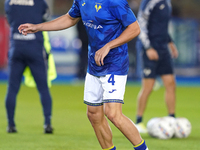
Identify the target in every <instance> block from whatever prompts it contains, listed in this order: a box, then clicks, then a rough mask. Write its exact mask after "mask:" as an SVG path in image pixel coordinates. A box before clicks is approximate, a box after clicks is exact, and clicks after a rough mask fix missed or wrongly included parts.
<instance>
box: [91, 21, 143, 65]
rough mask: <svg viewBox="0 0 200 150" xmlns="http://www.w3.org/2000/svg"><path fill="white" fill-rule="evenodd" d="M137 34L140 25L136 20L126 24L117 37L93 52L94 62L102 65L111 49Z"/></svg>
mask: <svg viewBox="0 0 200 150" xmlns="http://www.w3.org/2000/svg"><path fill="white" fill-rule="evenodd" d="M139 34H140V27H139V24H138V22H137V21H135V22H134V23H132V24H130V25H128V26H127V27H126V29H125V30H124V31H123V32H122V33H121V35H120V36H119V37H118V38H116V39H114V40H112V41H110V42H109V43H107V44H106V45H104V46H103V47H102V48H101V49H99V50H98V51H97V52H96V54H95V62H96V64H97V65H98V66H101V65H104V62H103V60H104V58H105V57H106V55H107V54H108V53H109V51H110V50H111V49H113V48H116V47H118V46H120V45H123V44H125V43H127V42H129V41H130V40H132V39H133V38H135V37H137V36H138V35H139Z"/></svg>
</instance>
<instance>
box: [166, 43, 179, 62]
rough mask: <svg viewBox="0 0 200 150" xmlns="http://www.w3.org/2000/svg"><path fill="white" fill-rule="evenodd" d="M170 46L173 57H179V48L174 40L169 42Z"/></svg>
mask: <svg viewBox="0 0 200 150" xmlns="http://www.w3.org/2000/svg"><path fill="white" fill-rule="evenodd" d="M168 46H169V49H170V52H171V56H172V58H177V57H178V50H177V48H176V45H175V44H174V42H173V41H171V42H169V43H168Z"/></svg>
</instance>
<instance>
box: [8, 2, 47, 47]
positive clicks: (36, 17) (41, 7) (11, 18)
mask: <svg viewBox="0 0 200 150" xmlns="http://www.w3.org/2000/svg"><path fill="white" fill-rule="evenodd" d="M36 10H37V11H36ZM5 13H6V17H7V20H8V23H9V24H10V29H11V30H10V45H11V47H14V46H15V47H21V46H23V47H30V44H33V45H34V44H37V43H38V44H40V45H43V35H42V32H38V33H34V34H28V35H27V36H24V35H22V34H20V33H19V31H18V27H19V25H21V24H24V23H33V24H38V23H42V22H44V21H45V20H47V19H48V17H49V16H50V15H49V9H48V6H47V4H46V2H45V1H44V0H17V1H16V0H6V1H5Z"/></svg>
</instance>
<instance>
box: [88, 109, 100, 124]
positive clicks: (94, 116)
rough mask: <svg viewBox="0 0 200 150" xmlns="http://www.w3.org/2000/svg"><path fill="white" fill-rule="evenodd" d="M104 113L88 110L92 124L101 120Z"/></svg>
mask: <svg viewBox="0 0 200 150" xmlns="http://www.w3.org/2000/svg"><path fill="white" fill-rule="evenodd" d="M101 116H102V115H101V114H100V113H98V112H92V111H87V117H88V119H89V120H90V122H91V123H92V124H97V123H99V122H100V120H101V118H102V117H101Z"/></svg>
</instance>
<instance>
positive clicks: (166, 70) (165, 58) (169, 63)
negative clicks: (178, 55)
mask: <svg viewBox="0 0 200 150" xmlns="http://www.w3.org/2000/svg"><path fill="white" fill-rule="evenodd" d="M160 57H161V59H160V60H159V65H158V68H157V74H158V75H160V76H163V75H168V74H173V72H174V71H173V60H172V58H171V55H170V54H169V53H166V54H162V55H161V56H160Z"/></svg>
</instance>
